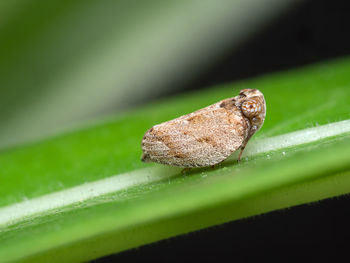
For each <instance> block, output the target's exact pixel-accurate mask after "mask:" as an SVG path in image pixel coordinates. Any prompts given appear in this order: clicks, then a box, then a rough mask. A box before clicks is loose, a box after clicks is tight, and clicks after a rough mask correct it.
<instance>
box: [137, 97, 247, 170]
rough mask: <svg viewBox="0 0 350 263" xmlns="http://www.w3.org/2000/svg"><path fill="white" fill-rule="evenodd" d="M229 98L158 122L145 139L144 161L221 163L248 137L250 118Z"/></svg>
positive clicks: (183, 164)
mask: <svg viewBox="0 0 350 263" xmlns="http://www.w3.org/2000/svg"><path fill="white" fill-rule="evenodd" d="M230 100H231V101H232V99H226V100H223V101H220V102H218V103H215V104H213V105H210V106H208V107H206V108H203V109H201V110H198V111H196V112H193V113H190V114H188V115H184V116H181V117H179V118H177V119H174V120H171V121H168V122H164V123H161V124H159V125H155V126H154V127H152V128H151V129H149V130H148V131H147V132H146V134H145V136H144V138H143V140H142V150H143V153H144V154H143V157H142V160H143V161H146V162H157V163H162V164H169V165H174V166H180V167H204V166H211V165H214V164H217V163H220V162H222V161H223V160H225V159H226V158H227V157H229V156H230V155H231V154H232V153H233V152H234V151H236V150H237V149H238V148H239V147H240V146H241V145H242V143H243V141H244V140H245V138H246V137H247V135H248V134H247V131H248V130H249V125H250V124H249V121H248V120H247V119H246V118H245V117H244V116H243V115H242V113H241V111H240V110H239V109H238V108H237V107H236V106H234V105H230V107H227V104H228V103H229V102H230Z"/></svg>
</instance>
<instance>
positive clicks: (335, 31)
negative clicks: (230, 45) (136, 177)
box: [93, 0, 350, 263]
mask: <svg viewBox="0 0 350 263" xmlns="http://www.w3.org/2000/svg"><path fill="white" fill-rule="evenodd" d="M349 8H350V4H349V2H348V1H340V0H335V1H331V0H328V1H322V0H312V1H305V2H304V3H303V4H301V5H298V6H297V7H295V8H293V9H292V10H289V12H288V13H285V14H283V15H281V17H279V18H277V19H275V20H274V22H273V23H271V24H270V25H269V26H268V27H266V28H265V30H263V31H261V32H260V33H259V34H257V35H255V36H254V37H253V38H251V39H249V40H248V41H246V42H245V43H244V44H242V45H241V47H240V48H239V49H238V50H237V48H234V49H232V51H231V52H228V53H227V54H225V56H223V57H222V58H221V59H220V60H219V61H218V62H217V63H216V64H213V65H211V67H209V68H207V69H206V70H205V71H204V72H202V73H201V74H200V75H198V76H197V77H196V78H195V79H193V80H192V81H191V82H190V83H187V84H186V85H183V86H182V87H180V88H179V89H178V90H177V91H176V92H175V91H172V93H178V92H184V91H188V90H195V89H198V88H205V87H210V86H213V85H217V84H221V83H225V82H232V81H235V80H240V79H244V78H250V77H254V76H257V75H261V74H264V73H267V72H275V71H281V70H286V69H290V68H294V67H298V66H301V65H307V64H310V63H315V62H318V61H323V60H327V59H333V58H336V57H342V56H345V55H348V54H350V9H349ZM349 88H350V87H349ZM169 95H172V94H169V93H167V94H163V95H162V96H164V97H167V96H169ZM349 100H350V98H349ZM349 161H350V160H349ZM349 188H350V186H349ZM349 241H350V198H349V197H348V196H345V197H340V198H334V199H329V200H324V201H320V202H318V203H315V204H308V205H302V206H298V207H294V208H290V209H286V210H282V211H276V212H272V213H268V214H265V215H260V216H257V217H253V218H249V219H243V220H239V221H235V222H231V223H227V224H224V225H221V226H216V227H212V228H209V229H205V230H201V231H198V232H195V233H190V234H186V235H183V236H179V237H175V238H171V239H168V240H164V241H161V242H157V243H155V244H151V245H147V246H143V247H141V248H137V249H132V250H130V251H126V252H122V253H120V254H116V255H112V256H108V257H104V258H101V259H99V260H96V261H93V262H95V263H105V262H134V261H151V262H198V261H202V262H203V261H205V262H213V261H224V262H228V261H230V262H231V261H238V262H242V261H247V260H249V259H254V261H258V260H259V261H260V260H270V259H272V258H275V259H277V260H279V261H282V262H285V261H294V262H295V261H324V260H327V261H338V260H337V259H339V258H340V257H342V256H343V257H344V258H345V259H347V258H349V256H348V251H350V248H347V247H346V246H347V243H348V242H349ZM346 261H347V260H346Z"/></svg>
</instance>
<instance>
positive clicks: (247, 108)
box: [242, 100, 262, 118]
mask: <svg viewBox="0 0 350 263" xmlns="http://www.w3.org/2000/svg"><path fill="white" fill-rule="evenodd" d="M261 109H262V108H261V105H260V103H259V102H258V101H256V100H247V101H245V102H243V103H242V112H243V114H244V116H246V117H247V118H253V117H255V116H257V115H258V114H259V113H260V112H261Z"/></svg>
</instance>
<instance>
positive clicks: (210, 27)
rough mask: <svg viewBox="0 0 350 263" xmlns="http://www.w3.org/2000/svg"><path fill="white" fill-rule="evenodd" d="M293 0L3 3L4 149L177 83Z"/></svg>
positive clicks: (0, 133) (0, 85) (0, 119)
mask: <svg viewBox="0 0 350 263" xmlns="http://www.w3.org/2000/svg"><path fill="white" fill-rule="evenodd" d="M293 2H295V1H293V0H287V1H278V0H261V1H256V0H254V1H252V0H250V1H241V0H240V1H228V0H219V1H210V0H204V1H203V0H200V1H198V0H196V1H184V0H180V1H159V0H150V1H141V2H140V1H125V0H118V1H111V0H101V1H82V0H78V1H67V0H63V1H58V0H53V1H44V0H15V1H7V0H5V1H1V3H0V58H1V59H0V90H1V96H0V124H1V127H0V148H4V147H9V146H12V145H19V144H21V143H23V142H28V141H32V140H35V139H39V138H42V137H43V136H47V135H50V134H53V133H57V132H60V131H63V130H66V129H67V127H71V126H75V125H78V124H80V123H82V122H83V123H84V122H86V121H88V120H92V119H96V118H98V117H101V116H105V115H106V114H110V113H111V112H114V111H115V110H120V109H126V108H130V107H133V106H135V105H136V104H137V103H138V102H140V101H141V100H143V99H145V98H152V96H153V94H154V93H160V92H161V90H162V89H170V88H176V86H177V85H179V84H181V83H183V82H185V81H187V80H188V78H191V76H194V75H195V74H196V72H198V71H200V70H201V69H202V68H203V67H205V65H208V64H210V63H212V61H213V59H215V58H216V57H218V56H219V55H220V54H223V53H224V50H225V49H226V47H227V46H234V45H235V44H237V43H238V42H239V41H242V40H243V39H244V38H245V37H247V36H248V35H250V34H251V33H253V32H254V31H256V30H257V29H259V28H260V27H261V26H262V25H263V24H264V22H266V21H267V20H268V19H271V17H272V16H273V15H274V14H275V13H278V12H280V10H282V9H283V8H285V7H286V6H289V5H290V3H293Z"/></svg>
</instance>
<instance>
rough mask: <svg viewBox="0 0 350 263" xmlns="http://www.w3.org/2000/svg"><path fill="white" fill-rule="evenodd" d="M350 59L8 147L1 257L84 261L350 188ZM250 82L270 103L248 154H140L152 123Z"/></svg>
mask: <svg viewBox="0 0 350 263" xmlns="http://www.w3.org/2000/svg"><path fill="white" fill-rule="evenodd" d="M349 73H350V59H343V60H337V61H331V62H326V63H323V64H320V65H315V66H310V67H305V68H301V69H298V70H293V71H288V72H284V73H278V74H273V75H267V76H264V77H260V78H256V79H253V80H248V81H242V82H239V83H234V84H228V85H224V86H220V87H214V88H211V89H208V90H205V91H201V92H200V93H192V94H187V95H186V96H179V97H175V98H172V99H166V100H165V99H164V100H163V101H160V102H158V103H156V104H154V105H149V106H147V107H145V108H140V109H135V110H133V111H130V112H128V113H125V114H124V115H121V116H118V117H116V118H114V119H112V120H109V121H105V122H102V123H100V124H95V125H93V126H92V127H88V128H82V129H81V130H78V131H72V132H70V133H68V134H64V135H60V136H57V137H55V138H51V139H47V140H45V141H41V142H38V143H35V144H31V145H27V146H24V147H20V148H16V149H9V150H7V151H3V152H2V153H1V155H0V167H1V170H0V180H1V185H0V207H1V208H0V225H1V227H0V258H1V259H2V260H3V261H5V262H6V261H9V262H62V261H64V262H79V261H84V260H90V259H93V258H97V257H100V256H103V255H107V254H110V253H114V252H118V251H122V250H125V249H129V248H133V247H136V246H139V245H142V244H147V243H150V242H154V241H157V240H160V239H164V238H167V237H171V236H174V235H179V234H182V233H187V232H190V231H194V230H197V229H201V228H205V227H208V226H212V225H216V224H220V223H224V222H228V221H231V220H235V219H239V218H244V217H248V216H251V215H255V214H260V213H265V212H268V211H272V210H275V209H281V208H285V207H289V206H293V205H298V204H302V203H306V202H312V201H317V200H320V199H323V198H328V197H332V196H337V195H341V194H345V193H349V192H350V187H349V185H350V162H349V158H350V120H349V119H350V103H349V97H350V89H349V88H348V87H349V85H350V74H349ZM242 88H258V89H259V90H261V91H262V92H263V93H264V95H265V98H266V101H267V117H266V122H265V124H264V126H263V128H262V129H261V130H260V131H259V132H258V133H257V134H256V135H254V138H253V139H252V140H251V141H250V142H249V144H248V148H247V149H246V152H245V157H244V158H243V161H242V162H241V163H237V162H236V161H235V159H234V157H233V158H231V159H230V160H228V161H226V162H224V163H223V164H222V165H221V166H219V167H216V168H215V169H212V168H208V169H193V170H192V171H191V172H190V173H187V174H181V172H180V171H181V169H178V168H172V167H165V166H162V165H158V164H144V163H142V162H141V161H140V156H141V148H140V142H141V139H142V136H143V134H144V132H145V131H146V130H147V129H148V128H150V127H151V126H152V125H155V124H157V123H159V122H162V121H166V120H169V119H171V118H174V117H177V116H179V115H181V114H185V113H189V112H191V111H194V110H196V109H198V108H201V107H204V106H206V105H208V104H211V103H214V102H216V101H218V100H220V99H223V98H226V97H233V96H235V95H236V94H237V93H238V91H239V90H240V89H242Z"/></svg>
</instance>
